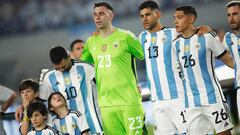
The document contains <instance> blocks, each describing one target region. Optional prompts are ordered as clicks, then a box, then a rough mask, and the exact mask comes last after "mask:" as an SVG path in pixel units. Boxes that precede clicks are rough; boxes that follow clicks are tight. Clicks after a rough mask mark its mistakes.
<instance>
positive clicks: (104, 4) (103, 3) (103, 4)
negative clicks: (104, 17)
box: [93, 2, 113, 12]
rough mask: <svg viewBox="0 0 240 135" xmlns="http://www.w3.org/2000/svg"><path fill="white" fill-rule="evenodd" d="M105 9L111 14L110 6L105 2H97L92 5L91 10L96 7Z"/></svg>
mask: <svg viewBox="0 0 240 135" xmlns="http://www.w3.org/2000/svg"><path fill="white" fill-rule="evenodd" d="M102 6H103V7H106V8H107V9H109V10H111V11H112V12H113V8H112V6H111V5H110V4H108V3H107V2H98V3H94V6H93V9H95V8H96V7H102Z"/></svg>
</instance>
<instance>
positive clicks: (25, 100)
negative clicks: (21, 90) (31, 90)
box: [22, 97, 30, 108]
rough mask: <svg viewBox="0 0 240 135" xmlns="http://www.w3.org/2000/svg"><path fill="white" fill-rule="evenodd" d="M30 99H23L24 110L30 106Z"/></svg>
mask: <svg viewBox="0 0 240 135" xmlns="http://www.w3.org/2000/svg"><path fill="white" fill-rule="evenodd" d="M29 103H30V102H29V99H28V98H27V97H24V98H23V103H22V105H23V107H24V108H27V107H28V105H29Z"/></svg>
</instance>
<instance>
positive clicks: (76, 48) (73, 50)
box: [70, 39, 84, 60]
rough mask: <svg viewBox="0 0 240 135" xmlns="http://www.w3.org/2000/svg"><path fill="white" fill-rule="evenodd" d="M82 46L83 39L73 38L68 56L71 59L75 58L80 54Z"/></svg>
mask: <svg viewBox="0 0 240 135" xmlns="http://www.w3.org/2000/svg"><path fill="white" fill-rule="evenodd" d="M83 48H84V41H83V40H81V39H76V40H74V41H73V42H72V43H71V45H70V56H71V58H72V59H77V60H79V58H80V57H81V56H82V51H83Z"/></svg>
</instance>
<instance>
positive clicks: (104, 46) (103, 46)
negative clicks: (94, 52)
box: [101, 44, 107, 52]
mask: <svg viewBox="0 0 240 135" xmlns="http://www.w3.org/2000/svg"><path fill="white" fill-rule="evenodd" d="M101 50H102V51H103V52H106V51H107V44H103V45H102V48H101Z"/></svg>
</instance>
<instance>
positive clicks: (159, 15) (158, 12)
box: [156, 10, 162, 18]
mask: <svg viewBox="0 0 240 135" xmlns="http://www.w3.org/2000/svg"><path fill="white" fill-rule="evenodd" d="M156 13H157V18H160V17H161V15H162V13H161V11H159V10H157V11H156Z"/></svg>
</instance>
